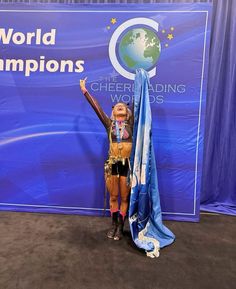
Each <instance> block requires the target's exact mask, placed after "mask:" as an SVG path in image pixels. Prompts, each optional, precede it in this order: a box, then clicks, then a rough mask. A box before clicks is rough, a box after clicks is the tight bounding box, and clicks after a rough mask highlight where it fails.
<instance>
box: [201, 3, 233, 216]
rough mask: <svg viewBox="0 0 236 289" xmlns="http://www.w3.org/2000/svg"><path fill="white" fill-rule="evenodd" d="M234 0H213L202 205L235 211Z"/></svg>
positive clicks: (207, 208)
mask: <svg viewBox="0 0 236 289" xmlns="http://www.w3.org/2000/svg"><path fill="white" fill-rule="evenodd" d="M235 49H236V0H218V1H214V9H213V22H212V36H211V48H210V63H209V75H208V94H207V108H206V127H205V148H204V166H203V179H202V193H201V204H202V206H201V209H203V210H207V211H213V212H221V213H225V214H233V215H236V116H235V112H236V53H235Z"/></svg>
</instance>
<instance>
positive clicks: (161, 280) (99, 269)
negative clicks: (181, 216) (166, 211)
mask: <svg viewBox="0 0 236 289" xmlns="http://www.w3.org/2000/svg"><path fill="white" fill-rule="evenodd" d="M235 221H236V218H235V217H231V216H223V215H202V216H201V222H200V223H186V222H170V221H168V222H165V224H166V225H167V226H168V227H169V228H170V229H172V230H173V231H174V233H175V234H176V236H177V239H176V241H175V243H174V244H173V245H171V246H169V247H167V248H165V249H163V250H161V255H160V257H159V258H157V259H150V258H147V257H146V256H145V253H143V252H142V251H139V250H137V249H136V247H135V246H134V245H133V243H132V240H131V236H130V233H129V229H128V226H127V225H126V234H125V237H124V239H123V240H121V241H113V240H108V239H106V236H105V234H106V229H107V228H109V225H110V220H109V218H102V217H83V216H75V215H73V216H70V215H56V214H55V215H53V214H51V215H50V214H36V213H35V214H33V213H14V212H0V289H54V288H55V289H97V288H102V289H108V288H109V289H110V288H112V289H116V288H117V289H118V288H119V289H185V288H186V289H195V288H196V289H200V288H201V289H205V288H207V289H210V288H216V289H217V288H219V289H226V288H228V289H233V288H236V243H235V237H236V223H235Z"/></svg>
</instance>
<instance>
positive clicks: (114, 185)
mask: <svg viewBox="0 0 236 289" xmlns="http://www.w3.org/2000/svg"><path fill="white" fill-rule="evenodd" d="M106 186H107V190H108V192H109V194H110V210H111V212H117V211H118V210H119V203H118V195H119V178H118V177H117V175H111V176H109V177H108V178H107V180H106Z"/></svg>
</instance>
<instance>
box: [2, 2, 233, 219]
mask: <svg viewBox="0 0 236 289" xmlns="http://www.w3.org/2000/svg"><path fill="white" fill-rule="evenodd" d="M1 2H5V3H6V2H13V1H8V0H4V1H1ZM14 2H27V3H50V2H52V3H67V4H73V3H161V2H162V3H163V2H164V3H165V2H166V3H168V2H169V3H186V2H188V3H192V2H208V3H209V2H213V17H212V34H211V47H210V62H209V74H208V93H207V106H206V124H205V146H204V162H203V175H202V190H201V209H202V210H206V211H212V212H219V213H225V214H232V215H236V115H235V112H236V52H235V50H236V0H213V1H212V0H166V1H165V0H160V1H158V0H45V1H44V0H19V1H18V0H14Z"/></svg>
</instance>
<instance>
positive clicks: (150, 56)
mask: <svg viewBox="0 0 236 289" xmlns="http://www.w3.org/2000/svg"><path fill="white" fill-rule="evenodd" d="M160 51H161V44H160V40H159V38H158V37H157V35H156V34H155V33H154V32H153V31H152V30H150V29H147V28H134V29H131V30H129V31H128V32H127V33H126V34H125V35H124V36H123V37H122V39H121V41H120V44H119V57H120V60H121V62H122V63H123V65H124V66H126V68H129V69H130V70H135V69H137V68H143V69H145V70H149V69H150V68H151V67H153V66H154V65H155V64H156V62H157V60H158V58H159V56H160Z"/></svg>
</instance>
